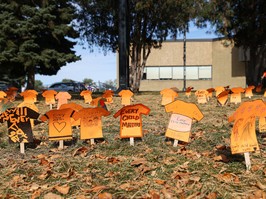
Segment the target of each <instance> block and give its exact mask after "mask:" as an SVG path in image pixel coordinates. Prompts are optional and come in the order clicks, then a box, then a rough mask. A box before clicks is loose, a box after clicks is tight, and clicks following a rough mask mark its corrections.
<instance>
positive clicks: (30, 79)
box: [26, 66, 35, 89]
mask: <svg viewBox="0 0 266 199" xmlns="http://www.w3.org/2000/svg"><path fill="white" fill-rule="evenodd" d="M34 83H35V67H34V66H30V67H28V68H27V86H26V89H34Z"/></svg>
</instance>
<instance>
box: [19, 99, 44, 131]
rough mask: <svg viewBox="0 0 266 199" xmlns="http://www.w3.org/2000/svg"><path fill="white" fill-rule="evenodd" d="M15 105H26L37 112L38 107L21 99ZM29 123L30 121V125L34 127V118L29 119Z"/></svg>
mask: <svg viewBox="0 0 266 199" xmlns="http://www.w3.org/2000/svg"><path fill="white" fill-rule="evenodd" d="M17 107H28V108H30V109H32V110H34V111H35V112H37V113H38V112H39V109H38V107H37V106H36V105H35V104H34V103H27V102H25V101H23V102H21V103H20V104H19V105H18V106H17ZM30 123H31V127H32V128H33V127H34V119H30Z"/></svg>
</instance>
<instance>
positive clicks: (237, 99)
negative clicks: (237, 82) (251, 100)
mask: <svg viewBox="0 0 266 199" xmlns="http://www.w3.org/2000/svg"><path fill="white" fill-rule="evenodd" d="M231 91H232V93H231V96H230V102H231V103H235V104H238V103H241V101H242V100H241V93H244V92H245V89H243V88H242V87H235V88H231Z"/></svg>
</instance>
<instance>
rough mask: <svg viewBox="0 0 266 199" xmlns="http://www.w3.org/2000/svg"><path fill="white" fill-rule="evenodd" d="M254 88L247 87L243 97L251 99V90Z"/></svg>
mask: <svg viewBox="0 0 266 199" xmlns="http://www.w3.org/2000/svg"><path fill="white" fill-rule="evenodd" d="M254 88H255V86H248V87H247V88H246V89H245V97H248V98H251V97H252V96H253V89H254Z"/></svg>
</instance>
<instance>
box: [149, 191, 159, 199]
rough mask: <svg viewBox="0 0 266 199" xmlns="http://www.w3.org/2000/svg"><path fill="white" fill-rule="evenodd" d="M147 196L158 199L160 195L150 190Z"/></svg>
mask: <svg viewBox="0 0 266 199" xmlns="http://www.w3.org/2000/svg"><path fill="white" fill-rule="evenodd" d="M149 194H150V196H151V199H160V194H159V193H158V192H157V191H155V190H150V191H149Z"/></svg>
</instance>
